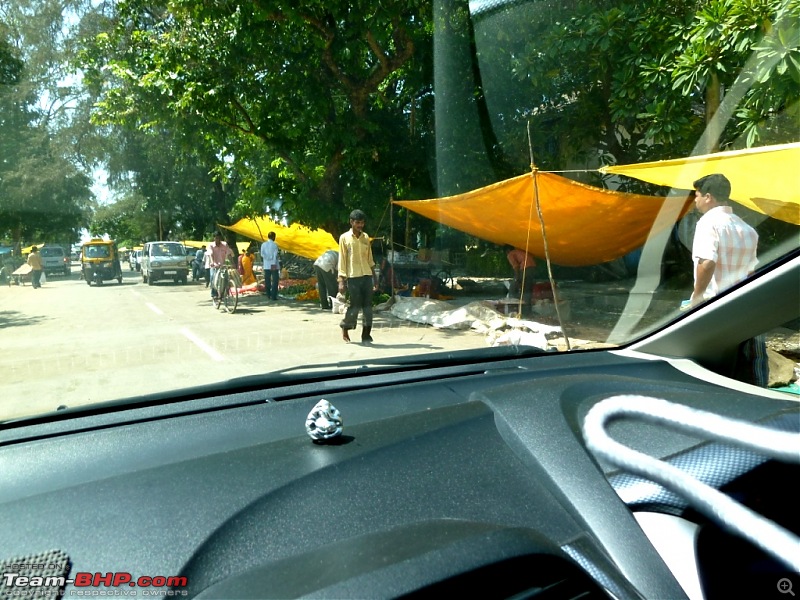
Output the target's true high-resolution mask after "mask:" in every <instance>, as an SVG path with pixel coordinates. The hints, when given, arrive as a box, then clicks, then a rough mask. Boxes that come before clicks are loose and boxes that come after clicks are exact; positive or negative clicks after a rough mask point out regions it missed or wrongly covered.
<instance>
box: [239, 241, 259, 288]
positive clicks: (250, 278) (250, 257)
mask: <svg viewBox="0 0 800 600" xmlns="http://www.w3.org/2000/svg"><path fill="white" fill-rule="evenodd" d="M254 260H255V255H254V254H253V253H252V252H250V248H248V249H247V250H245V251H244V256H242V271H243V272H244V273H243V274H242V286H243V287H244V286H246V285H252V284H254V283H255V282H256V276H255V275H254V274H253V261H254Z"/></svg>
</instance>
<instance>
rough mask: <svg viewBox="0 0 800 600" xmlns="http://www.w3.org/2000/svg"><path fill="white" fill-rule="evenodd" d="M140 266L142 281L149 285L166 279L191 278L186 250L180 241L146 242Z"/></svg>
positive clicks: (184, 279) (176, 280)
mask: <svg viewBox="0 0 800 600" xmlns="http://www.w3.org/2000/svg"><path fill="white" fill-rule="evenodd" d="M139 266H140V270H141V272H142V282H143V283H147V284H149V285H153V284H154V283H155V282H156V281H161V280H164V279H171V280H172V281H174V282H175V283H178V282H180V283H186V282H187V281H188V280H189V266H188V265H187V263H186V250H185V249H184V247H183V244H181V243H180V242H147V243H145V245H144V249H143V250H142V255H141V258H140V259H139Z"/></svg>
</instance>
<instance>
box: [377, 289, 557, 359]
mask: <svg viewBox="0 0 800 600" xmlns="http://www.w3.org/2000/svg"><path fill="white" fill-rule="evenodd" d="M391 313H392V315H394V316H395V317H397V318H399V319H404V320H406V321H412V322H414V323H422V324H425V325H430V326H432V327H436V328H437V329H460V330H468V329H471V330H474V331H476V332H477V333H482V334H484V335H486V343H487V344H488V345H489V346H511V345H513V346H534V347H536V348H542V349H547V347H548V346H549V342H548V339H550V338H552V337H561V328H560V327H554V326H552V325H544V324H542V323H537V322H535V321H528V320H525V319H518V318H514V317H507V316H505V315H502V314H500V313H499V312H497V310H495V309H494V308H493V306H492V304H491V303H490V302H487V301H476V302H470V303H469V304H466V305H464V306H459V307H454V306H453V305H452V304H449V303H448V302H444V301H442V300H432V299H429V298H414V297H403V296H395V302H394V305H393V306H392V308H391Z"/></svg>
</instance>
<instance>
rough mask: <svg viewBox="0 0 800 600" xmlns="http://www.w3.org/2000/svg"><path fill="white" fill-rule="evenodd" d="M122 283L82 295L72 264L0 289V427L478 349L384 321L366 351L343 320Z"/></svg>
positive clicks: (440, 333)
mask: <svg viewBox="0 0 800 600" xmlns="http://www.w3.org/2000/svg"><path fill="white" fill-rule="evenodd" d="M123 274H124V278H123V281H122V283H121V284H119V283H117V282H116V281H111V282H106V283H105V284H104V285H102V286H96V285H92V286H88V285H87V284H86V282H85V281H82V280H80V279H79V267H78V265H77V264H73V267H72V275H71V276H70V277H69V278H65V277H58V276H51V277H50V278H49V279H48V280H47V282H46V283H45V284H44V285H43V286H42V287H41V288H40V289H33V288H32V287H31V286H30V284H27V285H24V286H11V287H3V288H0V332H2V340H3V344H2V345H1V346H0V376H1V377H2V381H3V383H2V394H0V421H2V420H6V419H11V418H17V417H22V416H28V415H32V414H37V413H41V412H46V411H51V410H54V409H56V408H57V407H59V406H62V405H63V406H79V405H85V404H92V403H96V402H104V401H108V400H112V399H117V398H128V397H135V396H139V395H143V394H149V393H158V392H164V391H165V390H175V389H179V388H183V387H188V386H194V385H202V384H209V383H215V382H219V381H221V380H226V379H229V378H236V377H246V376H250V375H253V374H257V373H265V372H269V371H274V370H278V369H284V368H288V367H295V366H297V365H309V364H317V363H330V362H339V361H348V360H368V359H371V358H376V357H385V356H398V355H407V354H417V353H420V352H430V351H441V350H456V349H466V348H485V347H486V342H485V339H484V337H483V336H482V335H479V334H477V333H474V332H472V331H459V332H453V331H448V330H437V329H434V328H433V327H429V326H425V325H418V324H415V323H411V322H408V321H402V320H399V319H396V318H395V317H393V316H392V315H391V314H389V313H385V312H383V313H376V314H375V323H374V328H373V332H372V336H373V338H374V339H375V342H374V343H373V344H371V345H363V344H361V343H360V342H355V343H351V344H345V343H344V342H343V341H342V339H341V330H340V329H339V327H338V323H339V320H340V319H341V317H340V316H339V315H334V314H332V313H331V312H330V311H323V310H322V309H321V308H320V307H319V305H317V304H314V303H310V302H297V301H294V300H279V301H278V302H276V303H269V302H267V301H266V299H265V298H264V297H263V296H251V297H245V298H243V299H242V300H241V301H240V303H239V308H238V310H237V311H236V313H235V314H227V313H225V312H224V311H221V310H217V309H216V308H215V307H214V306H213V304H212V303H211V301H210V294H209V290H208V289H207V288H206V287H205V285H204V284H202V283H191V282H190V283H189V284H186V285H180V284H174V283H172V282H163V283H161V282H159V283H157V284H156V285H153V286H149V285H145V284H143V283H142V281H141V276H140V275H139V274H138V273H136V272H133V271H129V270H127V265H123ZM359 336H360V332H359V331H358V330H357V331H356V332H355V335H353V334H352V333H351V337H352V338H353V339H354V340H356V339H359Z"/></svg>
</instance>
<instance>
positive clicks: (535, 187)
mask: <svg viewBox="0 0 800 600" xmlns="http://www.w3.org/2000/svg"><path fill="white" fill-rule="evenodd" d="M528 152H529V154H530V159H531V176H532V177H533V199H534V203H535V204H536V212H537V214H538V215H539V225H540V226H541V228H542V242H543V243H544V258H545V262H546V263H547V276H548V278H549V280H550V289H551V290H552V291H553V304H555V307H556V317H557V318H558V326H559V327H560V328H561V333H563V334H564V342H565V343H566V346H567V350H571V347H570V343H569V336H568V335H567V331H566V329H564V322H563V321H562V320H561V309H560V308H559V307H558V305H559V301H558V290H557V289H556V281H555V278H554V277H553V269H552V263H551V262H550V249H549V246H548V244H547V231H546V229H545V226H544V218H543V217H542V205H541V202H540V201H539V185H538V182H537V177H536V175H537V173H538V172H539V169H537V168H536V165H535V163H534V162H533V140H532V139H531V123H530V121H528ZM528 232H529V234H528V235H529V236H530V216H529V217H528ZM525 251H526V252H527V248H526V249H525ZM522 277H523V282H522V285H523V289H525V287H524V286H525V281H524V277H525V272H524V270H523V275H522Z"/></svg>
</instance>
